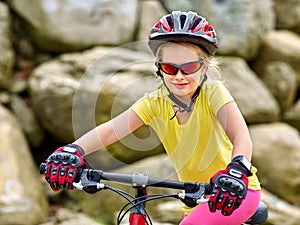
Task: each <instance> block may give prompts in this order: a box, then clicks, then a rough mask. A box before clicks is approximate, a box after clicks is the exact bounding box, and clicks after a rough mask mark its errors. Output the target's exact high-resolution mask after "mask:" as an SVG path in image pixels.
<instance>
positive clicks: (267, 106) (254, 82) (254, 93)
mask: <svg viewBox="0 0 300 225" xmlns="http://www.w3.org/2000/svg"><path fill="white" fill-rule="evenodd" d="M220 64H221V69H222V70H221V73H222V77H223V78H224V80H225V85H226V86H227V87H228V89H229V90H230V92H231V94H232V95H233V97H234V98H235V100H236V102H237V104H238V106H239V108H240V110H241V112H242V114H243V115H244V117H245V119H246V121H247V122H248V123H261V122H272V121H277V120H278V119H279V114H280V110H279V106H278V104H277V102H276V100H275V98H274V97H273V96H272V94H271V93H270V91H269V90H268V88H267V87H266V86H265V85H264V83H263V82H262V81H261V80H260V79H259V78H258V77H257V76H256V74H255V73H254V72H253V71H252V70H251V69H250V68H249V66H248V65H247V63H246V61H245V60H243V59H241V58H237V57H222V58H221V59H220Z"/></svg>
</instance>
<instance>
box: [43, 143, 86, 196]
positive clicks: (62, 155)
mask: <svg viewBox="0 0 300 225" xmlns="http://www.w3.org/2000/svg"><path fill="white" fill-rule="evenodd" d="M64 149H66V150H64ZM46 166H47V172H46V174H45V179H46V180H47V181H48V183H49V184H50V186H51V188H52V189H53V190H54V191H58V190H60V189H61V188H67V189H69V190H72V189H73V185H72V183H73V181H74V179H75V177H76V174H77V170H78V168H80V167H83V168H87V165H86V164H85V161H84V158H83V150H82V149H81V148H80V147H79V146H76V145H67V146H65V147H61V148H58V149H57V150H56V151H55V152H54V153H53V154H51V155H50V156H49V157H48V159H47V160H46Z"/></svg>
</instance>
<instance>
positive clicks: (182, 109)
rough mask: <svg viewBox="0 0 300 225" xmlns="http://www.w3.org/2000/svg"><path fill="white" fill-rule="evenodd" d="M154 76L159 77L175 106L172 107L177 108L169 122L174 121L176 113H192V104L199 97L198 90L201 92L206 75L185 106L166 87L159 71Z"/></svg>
mask: <svg viewBox="0 0 300 225" xmlns="http://www.w3.org/2000/svg"><path fill="white" fill-rule="evenodd" d="M156 74H157V75H158V76H160V77H161V79H162V82H163V84H164V86H165V87H166V89H167V90H168V92H169V95H168V97H169V98H170V99H171V100H172V101H173V102H174V103H175V104H176V105H174V106H176V107H178V110H176V111H175V114H174V115H173V116H172V117H171V118H170V120H172V119H174V118H175V116H176V114H177V113H178V112H180V113H182V112H185V111H187V112H191V111H192V107H193V105H194V103H195V101H196V98H197V97H198V95H199V93H200V90H201V88H202V85H203V83H204V82H205V81H206V80H207V75H206V74H205V75H204V77H203V79H202V81H201V83H200V84H199V86H198V87H197V89H196V91H195V92H194V94H193V95H192V97H191V101H190V104H189V105H187V104H185V103H183V102H182V101H180V100H179V99H178V98H177V97H176V96H175V95H174V94H173V93H172V92H171V91H170V89H169V88H168V86H167V85H166V82H165V79H164V77H163V76H162V74H161V72H160V71H159V70H158V71H156ZM174 106H173V107H174Z"/></svg>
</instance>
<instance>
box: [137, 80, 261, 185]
mask: <svg viewBox="0 0 300 225" xmlns="http://www.w3.org/2000/svg"><path fill="white" fill-rule="evenodd" d="M168 94H169V93H168V91H167V90H166V88H165V87H161V88H159V89H157V90H155V91H153V92H151V93H148V94H146V95H145V96H144V97H142V98H141V99H140V100H138V101H137V102H136V103H135V104H134V105H133V106H132V110H133V111H134V112H135V113H136V114H137V115H138V116H139V117H140V118H141V120H142V121H143V122H144V123H145V124H146V125H150V126H151V127H152V128H153V129H154V130H155V132H156V133H157V135H158V137H159V139H160V140H161V142H162V144H163V146H164V148H165V150H166V152H167V154H168V156H169V157H170V159H171V161H172V163H173V164H174V167H175V169H176V171H177V174H178V178H179V180H180V181H191V182H201V183H208V182H209V181H210V178H211V177H212V176H213V175H214V174H215V173H216V172H217V171H218V170H220V169H225V168H226V166H227V165H228V163H229V162H230V161H231V154H232V143H231V142H230V140H229V138H228V136H227V135H226V133H225V131H224V129H223V128H222V125H221V124H220V122H219V120H218V119H217V112H218V111H219V109H220V108H221V107H222V106H223V105H225V104H226V103H229V102H233V101H234V99H233V97H232V96H231V95H230V93H229V92H228V90H227V89H226V87H225V86H224V85H223V83H222V82H220V81H213V80H209V79H208V80H207V81H206V82H204V84H203V86H202V89H201V91H200V93H199V96H198V97H197V98H196V101H195V105H194V108H193V110H192V113H191V115H190V118H189V120H188V121H187V122H186V123H185V124H179V123H178V121H177V119H176V118H174V119H172V120H170V118H171V117H172V116H173V115H174V110H173V108H172V103H171V100H170V99H169V97H168ZM256 171H257V170H256V168H255V167H253V169H252V172H253V176H251V177H249V188H250V189H253V190H259V189H260V183H259V181H258V179H257V176H256Z"/></svg>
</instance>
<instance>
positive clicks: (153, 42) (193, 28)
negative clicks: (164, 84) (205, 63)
mask: <svg viewBox="0 0 300 225" xmlns="http://www.w3.org/2000/svg"><path fill="white" fill-rule="evenodd" d="M178 41H179V42H190V43H193V44H195V45H198V46H199V47H200V48H201V49H203V50H204V51H206V52H207V53H208V54H209V55H214V54H215V53H216V51H217V48H218V40H217V34H216V31H215V29H214V27H213V26H212V25H210V24H209V23H208V22H207V20H206V19H205V18H203V17H201V16H199V15H197V13H195V12H191V11H189V12H181V11H173V12H172V13H171V14H168V15H165V16H163V17H162V18H161V19H160V20H159V21H158V22H157V23H156V24H155V25H154V26H153V28H152V30H151V32H150V35H149V42H148V44H149V46H150V48H151V50H152V51H153V53H154V55H155V54H156V51H157V49H158V47H159V46H160V45H162V44H163V43H165V42H178Z"/></svg>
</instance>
